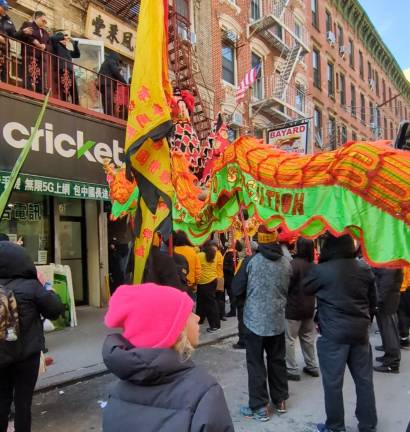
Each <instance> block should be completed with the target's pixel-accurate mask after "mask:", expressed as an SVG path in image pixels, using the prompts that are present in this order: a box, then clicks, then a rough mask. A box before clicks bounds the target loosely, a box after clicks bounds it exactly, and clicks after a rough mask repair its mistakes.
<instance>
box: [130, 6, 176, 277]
mask: <svg viewBox="0 0 410 432" xmlns="http://www.w3.org/2000/svg"><path fill="white" fill-rule="evenodd" d="M167 29H168V0H142V2H141V9H140V15H139V19H138V29H137V40H136V47H135V62H134V70H133V76H132V82H131V91H130V106H129V113H128V123H127V134H126V141H125V152H126V159H127V166H128V171H130V172H131V173H132V174H133V176H134V178H135V179H136V181H137V183H138V187H139V190H140V199H139V202H138V206H137V209H136V217H135V222H136V223H135V231H134V235H135V241H134V255H135V261H134V263H135V264H134V283H140V282H141V281H142V280H143V275H144V269H145V265H146V261H147V258H148V255H149V253H150V250H151V246H152V239H153V235H154V233H155V232H156V231H157V230H158V229H160V228H161V224H162V223H163V222H164V221H165V220H166V219H167V218H169V217H171V207H172V196H173V193H174V189H173V186H172V182H171V162H170V152H169V147H168V141H167V138H166V136H167V135H168V134H169V133H170V131H171V129H172V122H171V114H170V108H169V102H170V101H171V97H172V89H171V86H170V83H169V79H168V40H167V39H168V34H167V32H168V30H167ZM168 225H169V226H171V225H170V224H168Z"/></svg>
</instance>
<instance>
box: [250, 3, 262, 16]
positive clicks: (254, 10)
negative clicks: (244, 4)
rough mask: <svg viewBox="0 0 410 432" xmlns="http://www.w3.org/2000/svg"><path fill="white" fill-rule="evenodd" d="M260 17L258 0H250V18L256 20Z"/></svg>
mask: <svg viewBox="0 0 410 432" xmlns="http://www.w3.org/2000/svg"><path fill="white" fill-rule="evenodd" d="M260 17H261V4H260V0H251V19H252V21H257V20H258V19H260Z"/></svg>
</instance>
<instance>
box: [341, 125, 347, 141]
mask: <svg viewBox="0 0 410 432" xmlns="http://www.w3.org/2000/svg"><path fill="white" fill-rule="evenodd" d="M346 142H347V127H346V125H342V126H341V127H340V144H342V145H343V144H345V143H346Z"/></svg>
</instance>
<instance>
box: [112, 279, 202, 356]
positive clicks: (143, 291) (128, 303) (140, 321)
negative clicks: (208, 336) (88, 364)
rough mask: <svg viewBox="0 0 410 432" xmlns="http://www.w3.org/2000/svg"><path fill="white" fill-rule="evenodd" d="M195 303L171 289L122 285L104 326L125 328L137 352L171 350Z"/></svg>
mask: <svg viewBox="0 0 410 432" xmlns="http://www.w3.org/2000/svg"><path fill="white" fill-rule="evenodd" d="M193 306H194V302H193V301H192V299H191V298H190V297H189V296H188V295H187V294H185V293H183V292H181V291H179V290H177V289H175V288H171V287H168V286H161V285H156V284H154V283H147V284H142V285H122V286H120V287H118V288H117V289H116V290H115V292H114V294H113V296H112V297H111V300H110V304H109V307H108V312H107V314H106V315H105V324H106V326H107V327H111V328H117V327H118V328H122V329H123V336H124V337H125V339H127V340H128V341H129V342H130V343H131V344H132V345H134V346H135V347H137V348H170V347H172V346H173V345H174V344H175V342H176V341H177V340H178V337H179V335H180V334H181V332H182V330H183V329H184V328H185V326H186V323H187V321H188V317H189V315H190V314H191V312H192V308H193Z"/></svg>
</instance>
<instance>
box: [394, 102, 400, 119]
mask: <svg viewBox="0 0 410 432" xmlns="http://www.w3.org/2000/svg"><path fill="white" fill-rule="evenodd" d="M394 114H396V116H398V115H399V101H398V100H397V99H395V100H394Z"/></svg>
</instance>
